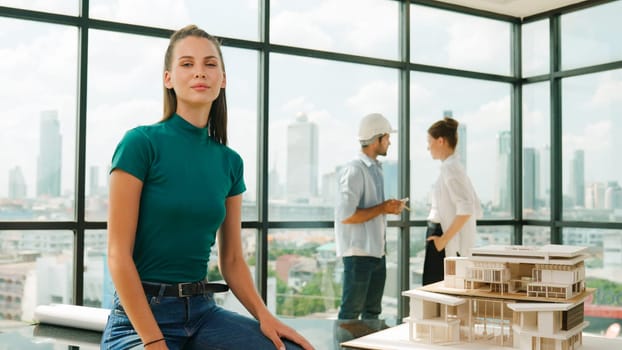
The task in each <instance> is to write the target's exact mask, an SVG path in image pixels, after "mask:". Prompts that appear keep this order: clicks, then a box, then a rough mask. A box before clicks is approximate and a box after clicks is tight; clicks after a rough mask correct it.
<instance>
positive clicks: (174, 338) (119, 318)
mask: <svg viewBox="0 0 622 350" xmlns="http://www.w3.org/2000/svg"><path fill="white" fill-rule="evenodd" d="M147 300H148V301H149V306H150V308H151V311H152V312H153V315H154V316H155V319H156V321H157V322H158V325H159V326H160V330H161V331H162V334H163V335H164V338H165V339H166V345H167V346H168V348H169V349H170V350H178V349H184V350H225V349H227V350H230V349H231V350H233V349H251V348H252V349H253V350H260V349H261V350H263V349H266V350H268V349H269V350H275V349H276V348H275V346H274V344H273V343H272V342H271V341H270V339H268V338H266V336H264V335H263V333H261V330H260V328H259V322H257V320H255V319H252V318H249V317H245V316H242V315H240V314H237V313H235V312H232V311H228V310H226V309H224V308H222V307H220V306H218V305H217V304H216V303H215V302H214V298H213V294H211V293H209V294H205V295H197V296H193V297H187V298H179V297H164V296H157V295H155V296H154V295H147ZM283 342H284V343H285V346H286V347H287V349H288V350H289V349H292V350H293V349H302V348H301V347H300V346H298V345H297V344H294V343H292V342H290V341H288V340H285V339H283ZM133 348H137V349H141V348H142V342H141V340H140V338H139V337H138V334H137V333H136V331H135V330H134V327H132V324H131V323H130V320H129V319H128V317H127V315H126V314H125V311H124V310H123V307H122V306H121V304H120V302H119V297H118V296H117V295H116V293H115V297H114V306H113V309H112V310H111V312H110V316H109V317H108V323H107V324H106V328H105V329H104V334H103V336H102V342H101V349H109V350H122V349H133Z"/></svg>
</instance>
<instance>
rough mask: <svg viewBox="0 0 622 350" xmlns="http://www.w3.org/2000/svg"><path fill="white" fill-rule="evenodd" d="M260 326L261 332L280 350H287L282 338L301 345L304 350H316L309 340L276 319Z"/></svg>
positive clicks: (264, 322) (268, 320)
mask: <svg viewBox="0 0 622 350" xmlns="http://www.w3.org/2000/svg"><path fill="white" fill-rule="evenodd" d="M260 325H261V332H262V333H263V334H264V335H265V336H266V337H268V338H269V339H270V340H271V341H272V343H274V346H275V347H276V349H278V350H285V344H284V343H283V340H282V339H281V338H285V339H288V340H290V341H292V342H294V343H296V344H298V345H300V346H301V347H302V348H303V349H304V350H314V348H313V346H312V345H311V343H309V342H308V341H307V339H305V338H304V337H303V336H302V335H300V334H299V333H298V332H296V331H295V330H294V329H293V328H291V327H289V326H287V325H286V324H284V323H283V322H281V321H279V320H278V319H276V317H273V316H271V317H269V319H266V320H262V321H261V322H260Z"/></svg>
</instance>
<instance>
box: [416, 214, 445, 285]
mask: <svg viewBox="0 0 622 350" xmlns="http://www.w3.org/2000/svg"><path fill="white" fill-rule="evenodd" d="M442 235H443V229H442V228H441V224H438V223H432V222H429V223H428V229H427V231H426V234H425V237H426V239H427V238H428V237H431V236H442ZM444 264H445V249H443V250H441V251H440V252H439V251H438V250H436V247H435V246H434V242H433V241H427V242H426V245H425V260H424V261H423V277H422V280H421V284H422V285H424V286H425V285H426V284H431V283H435V282H438V281H442V280H443V279H444V278H445V268H444V266H445V265H444Z"/></svg>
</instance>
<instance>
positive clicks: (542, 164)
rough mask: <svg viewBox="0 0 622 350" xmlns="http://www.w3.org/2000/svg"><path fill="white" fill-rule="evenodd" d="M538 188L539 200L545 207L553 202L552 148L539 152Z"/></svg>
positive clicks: (545, 148)
mask: <svg viewBox="0 0 622 350" xmlns="http://www.w3.org/2000/svg"><path fill="white" fill-rule="evenodd" d="M538 158H539V161H538V186H536V191H537V192H536V193H537V196H538V199H540V200H541V201H542V204H543V205H544V206H545V207H548V206H549V203H550V202H551V147H550V146H548V145H547V146H544V147H543V148H541V149H540V151H539V152H538Z"/></svg>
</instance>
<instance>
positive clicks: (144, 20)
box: [89, 0, 259, 40]
mask: <svg viewBox="0 0 622 350" xmlns="http://www.w3.org/2000/svg"><path fill="white" fill-rule="evenodd" d="M89 6H90V17H93V18H99V19H105V20H109V21H115V22H123V23H130V24H140V25H146V26H152V27H164V28H169V29H172V30H176V29H179V28H181V27H183V26H186V25H188V24H196V25H197V26H199V27H201V28H203V29H205V30H206V31H207V32H208V33H210V34H213V35H217V36H224V37H233V38H240V39H250V40H257V39H258V38H259V1H258V0H228V1H202V0H181V1H166V0H156V1H152V0H135V1H124V0H113V1H110V0H90V1H89Z"/></svg>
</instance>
